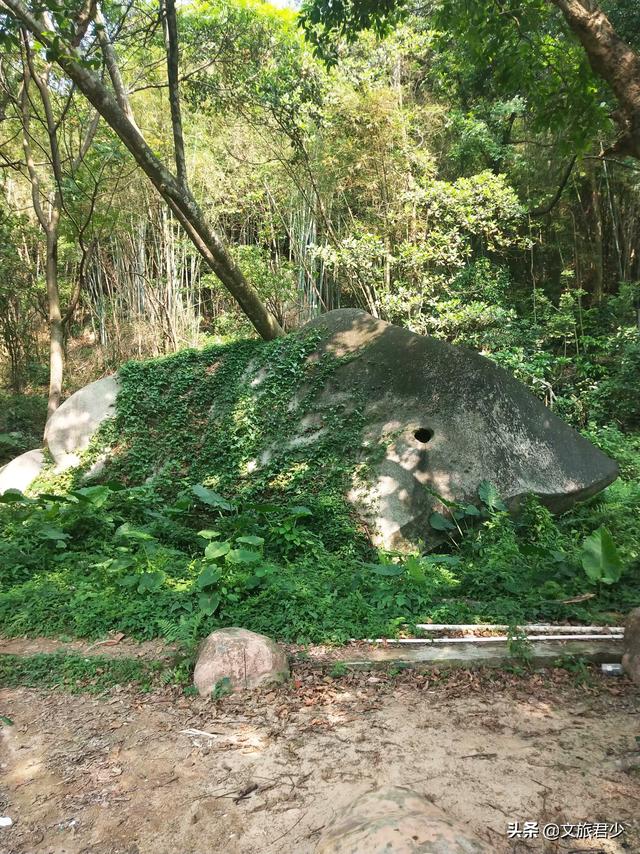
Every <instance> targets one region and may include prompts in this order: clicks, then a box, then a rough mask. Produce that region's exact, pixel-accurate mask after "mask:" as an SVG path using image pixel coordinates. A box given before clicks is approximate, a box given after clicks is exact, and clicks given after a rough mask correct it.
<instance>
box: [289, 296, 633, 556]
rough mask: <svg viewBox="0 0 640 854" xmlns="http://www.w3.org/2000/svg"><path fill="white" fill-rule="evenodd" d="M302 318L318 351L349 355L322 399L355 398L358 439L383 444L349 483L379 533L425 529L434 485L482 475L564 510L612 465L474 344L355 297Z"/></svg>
mask: <svg viewBox="0 0 640 854" xmlns="http://www.w3.org/2000/svg"><path fill="white" fill-rule="evenodd" d="M305 328H306V329H316V330H319V331H320V334H321V341H320V344H319V350H320V352H329V353H332V354H334V355H337V356H349V357H350V358H349V359H348V360H345V363H344V364H343V365H341V366H340V367H339V368H338V369H337V370H336V371H335V372H334V373H333V375H332V376H331V378H330V380H329V381H328V383H327V386H326V388H325V390H324V392H323V393H322V394H321V398H320V408H322V405H324V406H327V407H328V406H330V405H331V404H332V402H333V403H335V402H336V401H340V403H341V404H343V405H344V406H346V407H347V408H348V407H349V406H351V407H353V408H354V409H355V408H356V406H359V407H364V417H365V421H366V423H367V425H368V426H367V432H366V434H365V436H364V437H363V439H364V441H365V442H367V443H368V444H369V446H375V445H379V444H384V446H385V447H386V454H385V458H384V459H383V460H382V461H381V462H380V463H378V464H376V466H375V479H374V480H375V482H374V483H373V485H372V486H362V485H361V486H357V485H354V489H353V491H352V494H351V495H350V499H351V500H352V501H353V503H354V504H355V506H356V507H357V508H358V510H359V512H360V515H361V516H363V518H364V520H365V521H366V523H367V525H368V527H369V528H370V530H372V532H377V533H375V534H374V539H375V540H376V541H377V543H378V544H380V545H384V546H386V547H402V546H403V545H405V544H408V543H415V542H416V541H418V540H421V539H428V538H429V536H430V534H431V535H432V532H431V530H430V527H429V524H428V519H429V516H430V514H431V513H432V512H433V509H434V506H435V505H436V504H437V499H434V497H433V494H432V493H433V492H436V493H438V494H439V495H442V496H443V497H444V498H446V499H448V500H465V501H474V500H475V499H476V497H477V490H478V486H479V485H480V483H481V482H482V481H483V480H488V481H490V482H491V483H493V484H494V485H495V486H496V487H497V489H498V491H499V492H500V494H501V496H502V497H503V499H505V500H506V501H507V503H508V504H509V505H510V506H511V507H517V505H518V502H519V500H520V499H521V498H522V497H523V496H525V495H526V494H528V493H533V494H535V495H537V496H538V497H539V498H540V499H541V500H542V501H543V502H544V503H545V504H546V505H547V506H549V507H550V508H551V509H552V510H554V511H562V510H566V509H567V508H568V507H570V506H571V505H572V504H573V503H574V502H575V501H577V500H580V499H584V498H587V497H589V496H591V495H593V494H595V493H597V492H599V491H600V490H601V489H603V488H604V487H605V486H607V485H608V484H610V483H611V482H612V481H613V480H615V478H616V477H617V473H618V469H617V465H616V463H615V462H613V461H612V460H610V459H609V458H608V457H607V456H605V454H603V453H602V452H601V451H600V450H598V449H597V448H596V447H594V445H592V444H591V443H590V442H588V441H587V440H586V439H584V438H583V437H582V436H580V435H579V434H578V433H577V432H576V431H575V430H573V429H572V428H571V427H569V426H568V425H567V424H565V423H564V422H562V421H561V420H560V419H559V418H557V417H556V416H555V415H554V414H553V413H552V412H551V411H550V410H549V409H547V407H546V406H544V404H543V403H541V402H540V401H539V400H538V399H537V398H536V397H534V396H533V395H532V394H531V393H530V392H529V391H528V389H526V388H525V386H523V385H522V384H521V383H520V382H518V381H517V380H516V379H514V378H513V377H512V376H511V375H510V374H508V373H507V372H506V371H504V370H502V369H501V368H500V367H498V366H497V365H495V364H494V363H493V362H491V361H490V360H489V359H486V358H484V357H483V356H480V355H479V354H477V353H475V352H473V351H470V350H467V349H465V348H462V347H453V346H451V345H449V344H447V343H445V342H443V341H438V340H436V339H434V338H427V337H425V336H422V335H416V334H415V333H413V332H410V331H409V330H407V329H401V328H399V327H397V326H392V325H390V324H388V323H384V322H383V321H380V320H375V319H374V318H372V317H370V316H369V315H368V314H366V313H365V312H363V311H359V310H357V309H343V310H339V311H333V312H330V313H328V314H325V315H322V316H321V317H319V318H318V319H317V320H314V321H312V322H311V323H310V324H308V325H307V327H305ZM301 435H302V432H301Z"/></svg>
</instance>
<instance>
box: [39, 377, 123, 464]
mask: <svg viewBox="0 0 640 854" xmlns="http://www.w3.org/2000/svg"><path fill="white" fill-rule="evenodd" d="M118 388H119V382H118V377H117V375H115V374H114V375H113V376H110V377H104V378H103V379H101V380H96V381H95V382H93V383H90V384H89V385H87V386H85V387H84V388H81V389H80V391H77V392H76V393H75V394H72V395H71V397H69V398H67V400H65V402H64V403H63V404H62V405H61V406H60V407H59V408H58V409H57V410H56V411H55V412H54V413H53V415H52V416H51V418H50V419H49V422H48V424H47V434H46V441H47V447H48V449H49V452H50V454H51V456H52V457H53V459H54V461H55V462H56V464H57V468H58V470H59V471H61V470H63V469H66V468H69V467H70V466H74V465H77V464H78V462H79V457H78V454H79V453H80V452H81V451H84V450H85V449H86V448H87V447H88V445H89V442H90V441H91V438H92V436H93V435H94V433H95V432H96V430H97V429H98V427H99V426H100V425H101V424H102V422H103V421H105V420H106V419H107V418H111V417H113V415H114V414H115V402H116V397H117V395H118Z"/></svg>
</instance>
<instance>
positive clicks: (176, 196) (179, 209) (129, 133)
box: [2, 0, 284, 339]
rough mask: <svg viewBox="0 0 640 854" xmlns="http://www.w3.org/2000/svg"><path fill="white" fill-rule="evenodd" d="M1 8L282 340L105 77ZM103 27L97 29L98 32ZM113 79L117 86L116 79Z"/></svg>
mask: <svg viewBox="0 0 640 854" xmlns="http://www.w3.org/2000/svg"><path fill="white" fill-rule="evenodd" d="M2 7H3V8H6V9H7V10H8V11H9V14H10V15H12V16H13V17H14V18H15V19H16V20H17V21H18V22H19V23H20V24H21V25H22V26H23V27H25V28H26V29H27V30H29V32H31V33H32V34H33V35H34V36H35V37H36V38H37V39H38V41H39V42H40V44H42V45H44V46H45V47H46V48H48V49H49V50H50V51H51V53H52V54H53V55H55V62H56V63H57V64H58V65H59V66H60V67H61V68H62V70H63V71H64V72H65V74H67V76H68V77H69V78H70V79H71V80H72V81H73V83H75V85H76V87H77V88H78V89H79V91H80V92H82V94H83V95H84V96H85V97H86V98H87V100H88V101H89V102H90V103H91V104H92V105H93V106H94V107H95V109H96V110H97V111H98V113H99V114H100V115H101V116H102V117H103V119H104V120H105V121H106V122H107V124H108V125H109V126H110V127H111V129H112V130H113V131H114V132H115V133H116V134H117V136H118V137H119V138H120V139H121V140H122V142H123V143H124V144H125V146H126V147H127V148H128V149H129V151H130V152H131V154H132V155H133V157H134V159H135V161H136V163H137V164H138V165H139V166H140V168H141V169H142V171H143V172H144V173H145V175H147V177H148V178H149V180H150V181H151V183H152V184H153V186H154V187H155V188H156V190H157V191H158V192H159V193H160V195H161V196H162V198H163V199H164V200H165V202H166V203H167V204H168V205H169V207H170V208H171V210H172V211H173V213H174V214H175V216H176V218H177V219H178V221H179V222H180V224H181V225H182V226H183V228H184V229H185V231H186V232H187V234H188V235H189V237H190V238H191V241H192V242H193V244H194V246H195V247H196V249H197V250H198V252H199V253H200V254H201V255H202V257H203V258H204V260H205V261H206V262H207V264H208V265H209V267H210V268H211V269H212V270H213V272H214V273H215V274H216V276H217V277H218V278H219V279H220V281H221V282H222V284H223V285H224V286H225V287H226V288H227V290H228V291H229V293H230V294H231V295H232V296H233V297H234V298H235V299H236V301H237V302H238V303H239V305H240V307H241V308H242V310H243V311H244V313H245V314H246V315H247V317H248V318H249V320H250V321H251V323H252V324H253V326H254V328H255V329H256V331H257V332H258V333H259V334H260V335H261V336H262V338H265V339H272V338H277V337H278V336H280V335H283V334H284V332H283V329H282V327H281V326H280V324H279V323H278V322H277V320H276V319H275V317H274V316H273V315H272V314H271V312H269V310H268V309H267V308H266V306H265V305H264V303H263V302H262V300H261V299H260V297H259V295H258V293H257V292H256V291H255V289H254V288H253V287H252V286H251V285H250V284H249V283H248V282H247V280H246V279H245V277H244V275H243V274H242V272H241V270H240V268H239V267H238V266H237V265H236V264H235V263H234V261H233V259H232V258H231V256H230V255H229V252H228V251H227V248H226V246H225V245H224V242H223V241H222V239H221V238H220V237H219V236H218V235H217V234H216V232H215V231H214V230H213V229H212V228H211V226H210V225H209V223H208V221H207V218H206V217H205V215H204V213H203V212H202V210H201V209H200V207H199V205H198V203H197V202H196V200H195V198H194V197H193V195H192V193H191V192H190V190H189V189H188V188H187V187H185V186H184V185H183V182H182V181H181V180H180V177H181V176H180V177H178V178H176V177H175V176H174V175H173V174H172V173H171V172H170V171H169V169H167V167H166V166H165V165H164V164H163V163H162V161H161V160H160V159H159V158H158V157H157V156H156V154H155V153H154V152H153V151H152V149H151V148H150V146H149V145H148V144H147V142H146V140H145V138H144V137H143V136H142V134H141V133H140V130H139V129H138V127H137V125H136V123H135V121H133V120H132V117H131V116H130V115H128V114H127V111H125V109H123V106H122V104H121V103H118V100H117V98H116V97H114V95H113V94H112V93H111V92H110V91H109V89H108V88H107V87H106V86H105V84H104V83H103V81H102V80H101V79H100V77H99V76H98V75H97V74H95V73H94V72H93V71H91V70H90V69H89V68H88V67H87V64H86V63H85V62H84V61H83V58H82V56H81V55H80V54H79V53H78V51H77V50H76V48H75V46H74V45H73V44H71V43H69V42H67V41H66V40H65V39H64V37H62V36H61V35H60V34H57V33H55V32H52V26H53V24H52V23H51V22H47V21H45V20H43V19H39V18H37V17H36V16H35V15H34V14H33V13H32V11H31V10H30V9H29V8H28V7H27V6H25V5H24V4H23V3H22V2H21V0H2ZM100 26H101V24H100V23H98V27H100ZM111 79H112V82H114V80H113V75H111ZM114 85H115V82H114Z"/></svg>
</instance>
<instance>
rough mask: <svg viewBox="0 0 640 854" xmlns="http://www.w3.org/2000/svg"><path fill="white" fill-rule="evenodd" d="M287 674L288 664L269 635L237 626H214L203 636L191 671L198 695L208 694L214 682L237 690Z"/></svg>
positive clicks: (279, 678) (277, 680)
mask: <svg viewBox="0 0 640 854" xmlns="http://www.w3.org/2000/svg"><path fill="white" fill-rule="evenodd" d="M288 678H289V664H288V662H287V656H286V655H285V653H284V651H283V650H282V649H281V647H279V646H278V644H277V643H275V642H274V641H272V640H271V638H268V637H265V636H264V635H258V634H256V633H255V632H250V631H248V630H247V629H238V628H228V629H218V630H217V631H215V632H212V633H211V634H210V635H209V637H208V638H205V640H204V641H203V642H202V644H201V646H200V651H199V653H198V659H197V661H196V666H195V670H194V671H193V684H194V685H195V686H196V688H197V689H198V692H199V693H200V696H201V697H208V696H210V694H211V692H212V691H214V689H215V688H216V685H226V686H227V687H228V688H229V689H230V690H232V691H237V690H242V689H247V688H257V687H258V685H263V684H265V683H268V682H284V681H285V680H286V679H288ZM223 680H228V681H223Z"/></svg>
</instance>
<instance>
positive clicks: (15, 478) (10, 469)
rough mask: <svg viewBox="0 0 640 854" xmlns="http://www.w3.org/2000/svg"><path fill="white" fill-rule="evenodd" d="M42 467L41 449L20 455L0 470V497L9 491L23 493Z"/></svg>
mask: <svg viewBox="0 0 640 854" xmlns="http://www.w3.org/2000/svg"><path fill="white" fill-rule="evenodd" d="M43 466H44V453H43V451H42V448H37V449H36V450H35V451H27V452H26V453H25V454H20V456H19V457H16V458H15V459H14V460H11V462H9V463H7V464H6V466H2V468H1V469H0V495H2V493H3V492H6V491H7V490H9V489H18V490H20V492H24V491H25V490H26V489H27V488H28V487H29V486H31V484H32V483H33V481H34V480H35V479H36V478H37V477H38V475H39V474H40V472H41V471H42V467H43Z"/></svg>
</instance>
